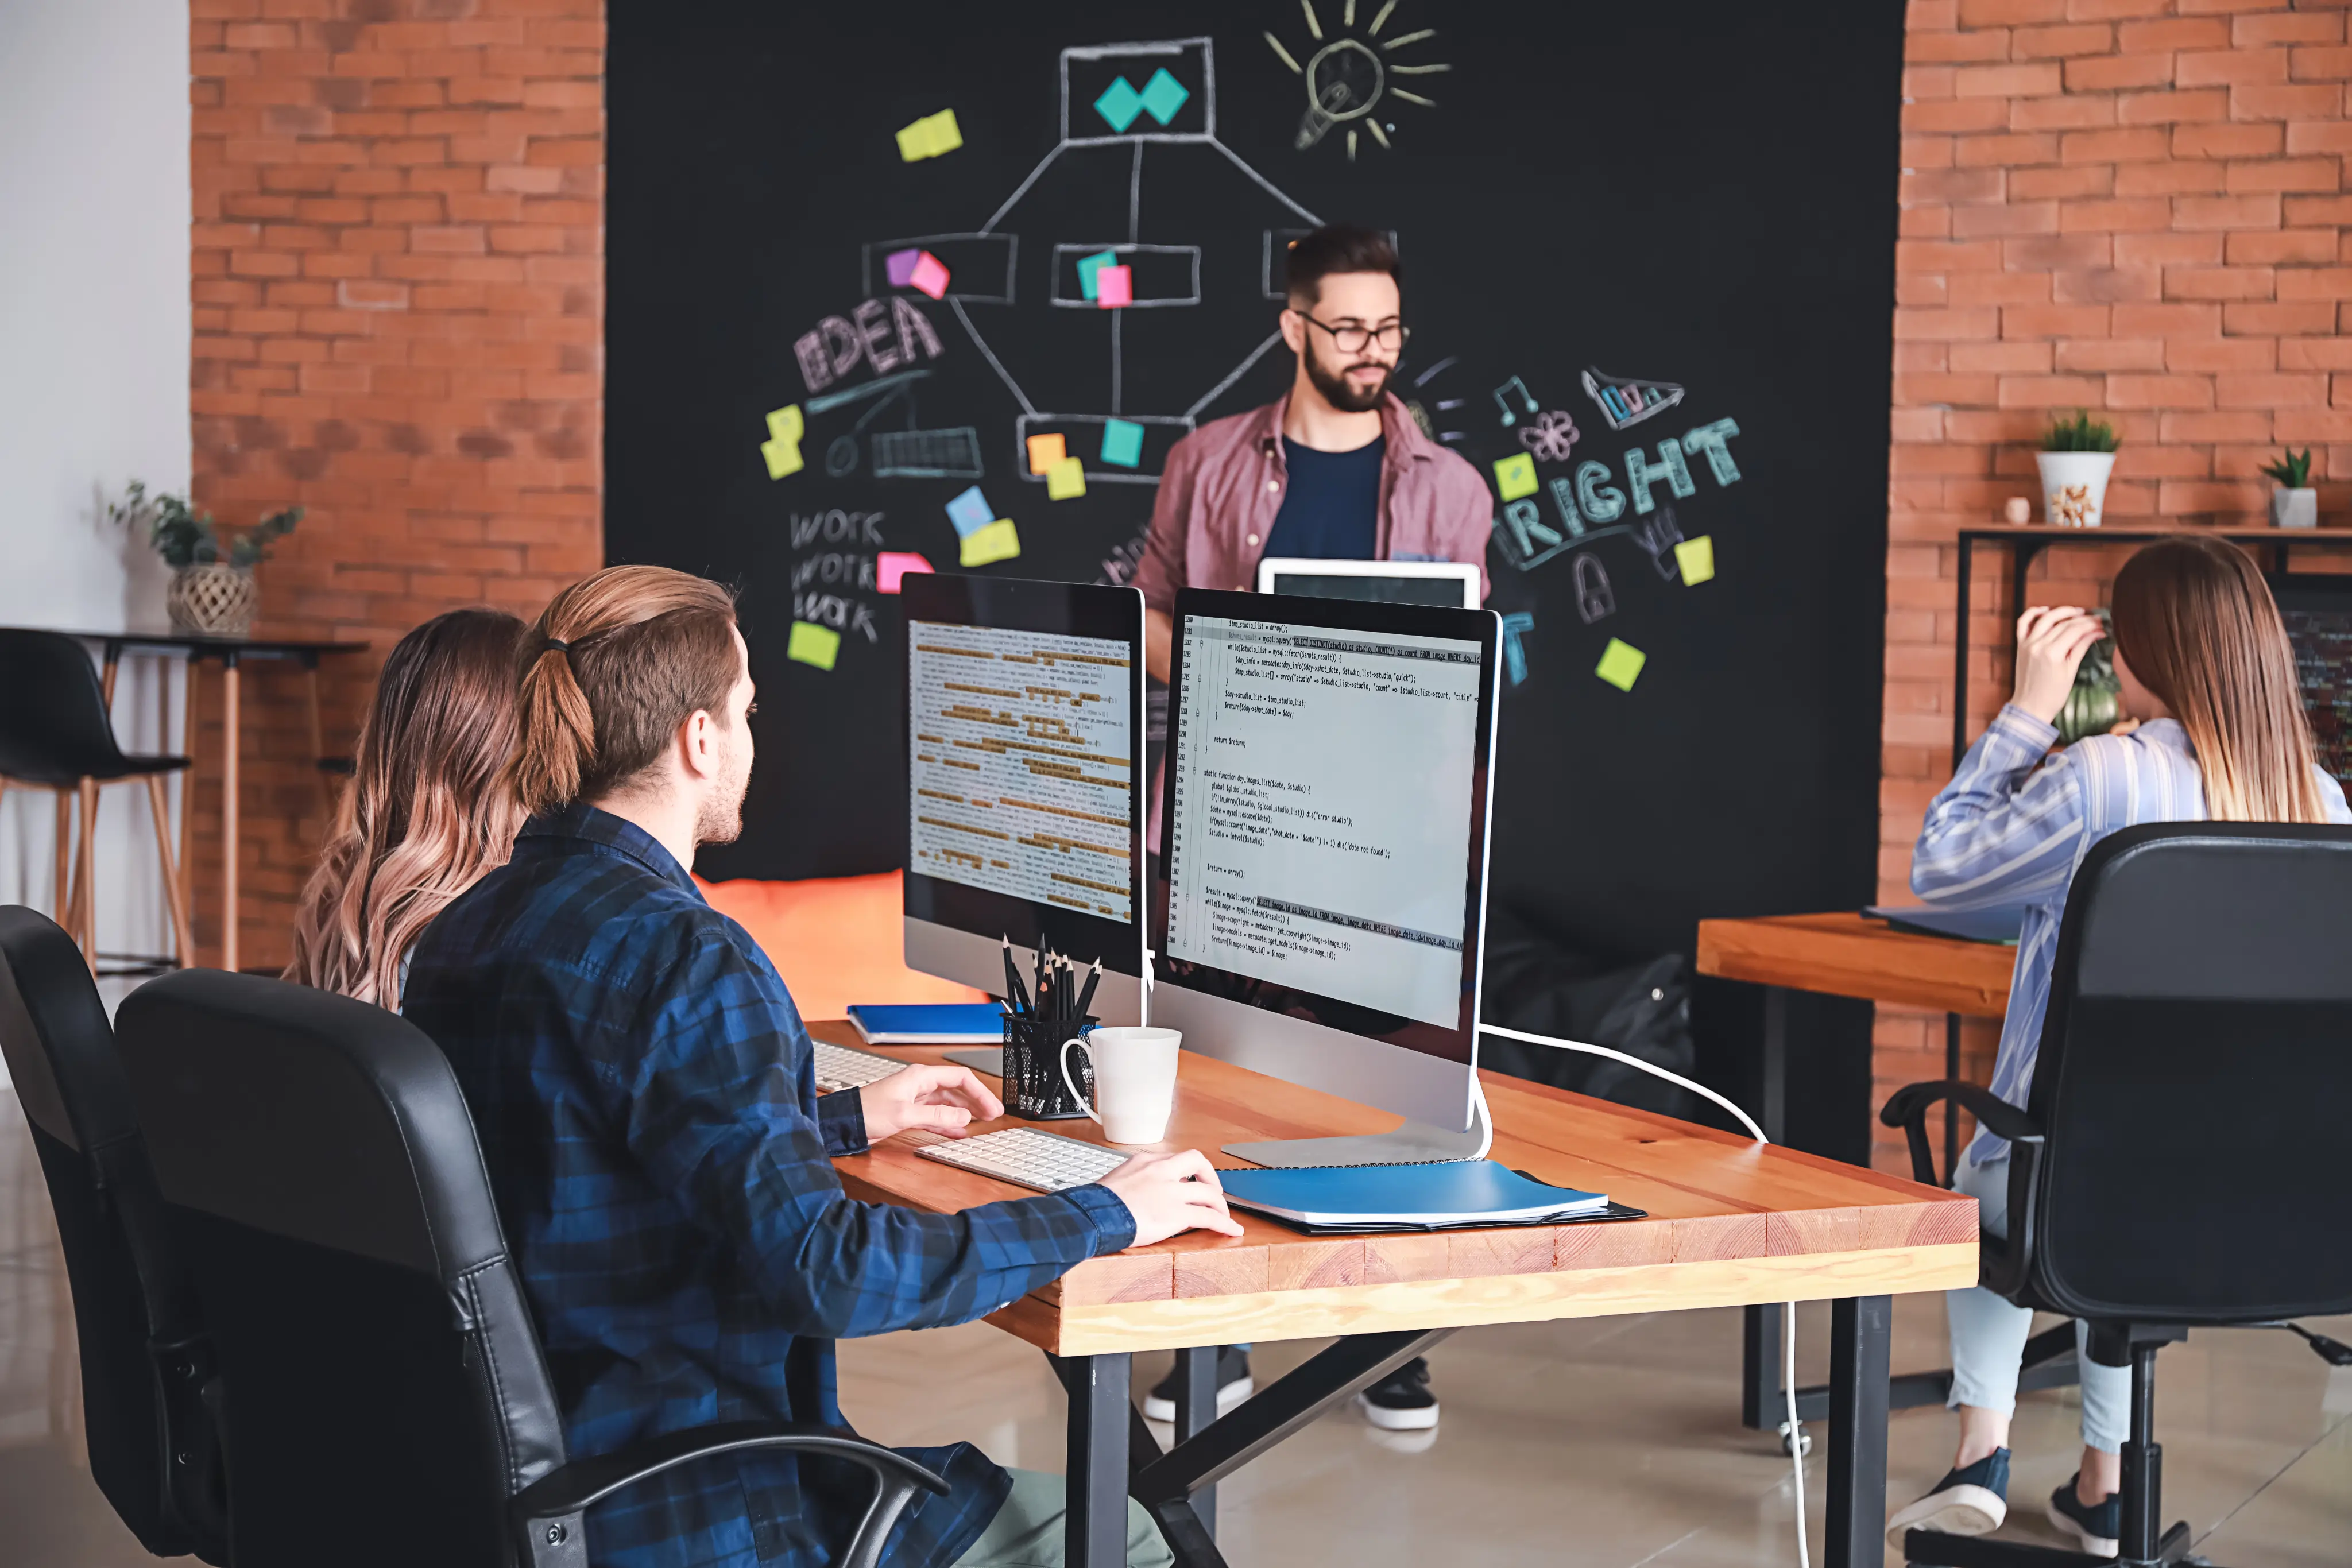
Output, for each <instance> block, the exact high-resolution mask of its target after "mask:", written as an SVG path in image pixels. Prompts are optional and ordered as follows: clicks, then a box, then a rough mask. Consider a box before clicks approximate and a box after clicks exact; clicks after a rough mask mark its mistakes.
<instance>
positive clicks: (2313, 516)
mask: <svg viewBox="0 0 2352 1568" xmlns="http://www.w3.org/2000/svg"><path fill="white" fill-rule="evenodd" d="M2263 473H2265V474H2267V475H2269V476H2271V477H2272V478H2273V479H2275V480H2277V481H2278V482H2279V487H2278V488H2277V489H2275V490H2273V491H2272V492H2271V525H2272V526H2273V528H2317V527H2318V526H2319V492H2318V491H2316V490H2315V489H2313V488H2312V487H2311V448H2310V447H2308V446H2306V447H2305V448H2304V449H2303V450H2302V451H2301V452H2289V451H2287V450H2285V449H2284V448H2281V449H2280V451H2279V455H2278V460H2277V461H2276V462H2274V463H2265V464H2263Z"/></svg>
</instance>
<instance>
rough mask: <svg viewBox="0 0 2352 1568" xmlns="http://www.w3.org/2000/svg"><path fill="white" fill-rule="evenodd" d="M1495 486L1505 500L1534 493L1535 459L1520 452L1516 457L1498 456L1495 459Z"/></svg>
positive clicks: (1514, 499)
mask: <svg viewBox="0 0 2352 1568" xmlns="http://www.w3.org/2000/svg"><path fill="white" fill-rule="evenodd" d="M1495 487H1496V489H1497V490H1500V491H1501V492H1502V493H1503V499H1505V500H1506V501H1516V500H1517V499H1518V498H1519V497H1522V496H1532V495H1534V494H1535V493H1536V460H1535V459H1534V458H1532V457H1530V456H1528V455H1527V454H1526V453H1524V452H1522V453H1520V454H1519V455H1517V456H1516V457H1499V458H1496V461H1495Z"/></svg>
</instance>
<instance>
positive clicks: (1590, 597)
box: [1570, 550, 1617, 626]
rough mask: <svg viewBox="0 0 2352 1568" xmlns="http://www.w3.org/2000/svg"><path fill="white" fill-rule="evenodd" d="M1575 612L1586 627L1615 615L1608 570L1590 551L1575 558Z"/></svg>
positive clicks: (1573, 568) (1612, 591)
mask: <svg viewBox="0 0 2352 1568" xmlns="http://www.w3.org/2000/svg"><path fill="white" fill-rule="evenodd" d="M1570 570H1573V571H1574V572H1575V573H1576V612H1577V613H1578V614H1579V615H1580V616H1582V617H1583V618H1584V623H1585V624H1586V625H1587V626H1590V625H1591V624H1592V623H1593V622H1595V621H1603V620H1606V619H1608V618H1609V617H1610V616H1612V615H1614V614H1616V613H1617V591H1616V590H1615V589H1613V588H1612V587H1611V586H1610V585H1609V569H1608V568H1607V567H1605V566H1602V565H1601V558H1600V557H1599V556H1597V555H1594V554H1593V553H1592V552H1591V550H1587V551H1585V552H1584V553H1583V554H1582V555H1580V556H1578V557H1577V558H1576V563H1575V565H1574V566H1573V567H1572V568H1570Z"/></svg>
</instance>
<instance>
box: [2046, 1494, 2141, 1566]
mask: <svg viewBox="0 0 2352 1568" xmlns="http://www.w3.org/2000/svg"><path fill="white" fill-rule="evenodd" d="M2081 1479H2083V1478H2082V1476H2081V1475H2080V1474H2079V1473H2077V1474H2076V1475H2075V1476H2074V1478H2073V1479H2069V1480H2068V1481H2067V1483H2066V1484H2065V1485H2064V1486H2063V1487H2060V1488H2059V1489H2058V1490H2056V1491H2053V1492H2052V1493H2051V1494H2050V1522H2051V1523H2053V1524H2054V1525H2056V1526H2057V1527H2058V1528H2059V1529H2060V1530H2063V1531H2065V1532H2066V1533H2067V1534H2069V1535H2071V1536H2073V1537H2074V1540H2075V1541H2076V1542H2077V1543H2079V1544H2080V1546H2081V1547H2082V1549H2083V1550H2084V1552H2089V1553H2090V1554H2091V1555H2092V1556H2094V1557H2113V1556H2114V1555H2116V1552H2119V1551H2120V1550H2122V1544H2123V1543H2122V1536H2123V1532H2124V1500H2123V1498H2122V1496H2121V1494H2119V1493H2110V1494H2108V1497H2107V1500H2105V1502H2100V1503H2085V1502H2084V1500H2083V1498H2082V1494H2081V1493H2079V1492H2077V1491H2076V1490H2074V1483H2075V1481H2079V1480H2081Z"/></svg>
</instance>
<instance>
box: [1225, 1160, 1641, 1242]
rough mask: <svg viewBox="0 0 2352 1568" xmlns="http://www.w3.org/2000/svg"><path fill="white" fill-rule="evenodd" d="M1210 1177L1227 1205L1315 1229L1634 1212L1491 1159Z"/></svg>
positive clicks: (1445, 1225) (1531, 1221) (1530, 1221)
mask: <svg viewBox="0 0 2352 1568" xmlns="http://www.w3.org/2000/svg"><path fill="white" fill-rule="evenodd" d="M1217 1180H1218V1181H1219V1183H1221V1184H1222V1185H1223V1187H1224V1189H1225V1201H1226V1202H1227V1203H1229V1204H1231V1205H1232V1206H1233V1207H1235V1208H1246V1209H1250V1210H1253V1211H1254V1212H1256V1213H1259V1214H1265V1215H1271V1216H1272V1217H1273V1218H1276V1219H1283V1220H1287V1221H1289V1222H1290V1223H1291V1224H1293V1225H1298V1226H1303V1227H1305V1228H1307V1229H1309V1230H1315V1231H1335V1230H1446V1229H1452V1228H1455V1227H1459V1226H1468V1225H1547V1224H1558V1223H1559V1222H1560V1221H1562V1220H1569V1219H1596V1218H1632V1217H1633V1216H1634V1215H1635V1214H1637V1213H1638V1212H1639V1211H1638V1210H1634V1209H1628V1208H1624V1207H1622V1206H1621V1205H1613V1204H1612V1203H1611V1202H1610V1201H1609V1199H1608V1197H1606V1196H1604V1195H1602V1194H1601V1193H1597V1192H1580V1191H1579V1190H1577V1189H1576V1188H1574V1187H1567V1186H1546V1185H1545V1184H1544V1183H1542V1182H1539V1181H1536V1180H1533V1179H1531V1178H1530V1177H1528V1176H1522V1175H1520V1174H1519V1173H1518V1172H1517V1171H1515V1170H1512V1169H1511V1168H1510V1167H1509V1166H1503V1165H1498V1164H1496V1162H1495V1161H1493V1160H1450V1161H1446V1162H1444V1163H1442V1164H1433V1165H1415V1166H1312V1167H1308V1168H1306V1169H1293V1170H1221V1171H1219V1172H1218V1173H1217Z"/></svg>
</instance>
